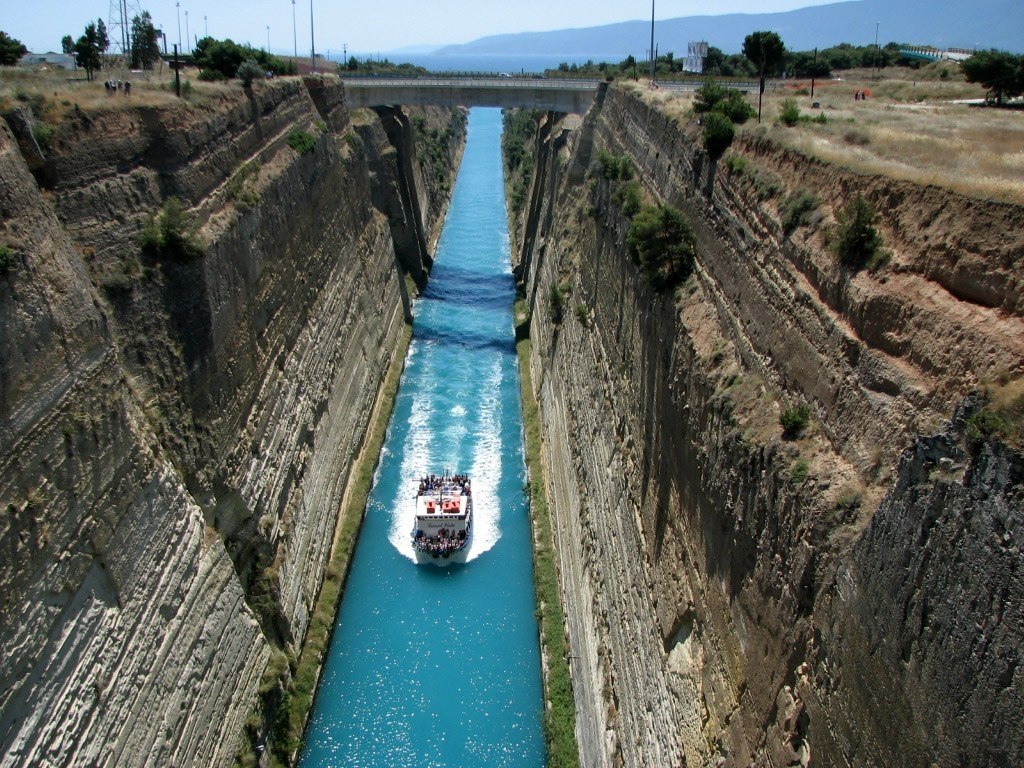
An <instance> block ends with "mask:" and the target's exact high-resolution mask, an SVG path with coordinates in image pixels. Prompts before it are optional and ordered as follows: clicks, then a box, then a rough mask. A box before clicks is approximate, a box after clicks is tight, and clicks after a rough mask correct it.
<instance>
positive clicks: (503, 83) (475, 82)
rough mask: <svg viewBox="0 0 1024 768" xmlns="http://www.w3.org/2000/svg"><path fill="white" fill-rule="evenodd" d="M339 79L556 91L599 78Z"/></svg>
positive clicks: (586, 86)
mask: <svg viewBox="0 0 1024 768" xmlns="http://www.w3.org/2000/svg"><path fill="white" fill-rule="evenodd" d="M341 79H342V82H344V83H345V85H346V86H347V87H350V88H380V87H387V86H396V87H397V86H413V87H416V88H509V89H523V88H541V89H547V90H559V91H596V90H597V86H598V84H599V83H600V82H601V81H600V80H561V79H557V80H548V79H545V78H537V79H534V78H523V77H519V78H514V77H508V78H503V77H495V76H494V75H487V76H473V75H470V76H458V77H456V76H444V75H420V76H415V77H402V76H397V77H396V76H391V77H382V76H374V77H351V78H350V77H345V76H343V77H342V78H341Z"/></svg>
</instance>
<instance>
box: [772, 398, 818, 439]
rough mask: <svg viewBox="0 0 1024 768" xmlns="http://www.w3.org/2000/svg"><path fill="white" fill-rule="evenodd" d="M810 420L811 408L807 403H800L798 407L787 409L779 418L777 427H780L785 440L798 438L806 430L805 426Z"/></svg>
mask: <svg viewBox="0 0 1024 768" xmlns="http://www.w3.org/2000/svg"><path fill="white" fill-rule="evenodd" d="M810 420H811V406H809V405H808V404H807V403H800V405H794V406H793V407H792V408H787V409H786V410H784V411H783V412H782V414H781V415H780V416H779V426H781V427H782V436H783V437H785V438H786V439H787V440H792V439H794V438H796V437H799V436H800V434H801V433H802V432H803V431H804V430H805V429H807V424H808V422H810Z"/></svg>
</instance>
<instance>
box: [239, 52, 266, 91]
mask: <svg viewBox="0 0 1024 768" xmlns="http://www.w3.org/2000/svg"><path fill="white" fill-rule="evenodd" d="M264 71H265V70H264V69H263V67H261V66H260V65H259V63H257V62H256V61H255V60H253V59H246V60H245V61H243V62H242V63H241V64H239V66H238V79H239V80H241V81H242V86H243V87H245V88H251V87H252V81H253V80H259V79H261V78H262V77H263V73H264Z"/></svg>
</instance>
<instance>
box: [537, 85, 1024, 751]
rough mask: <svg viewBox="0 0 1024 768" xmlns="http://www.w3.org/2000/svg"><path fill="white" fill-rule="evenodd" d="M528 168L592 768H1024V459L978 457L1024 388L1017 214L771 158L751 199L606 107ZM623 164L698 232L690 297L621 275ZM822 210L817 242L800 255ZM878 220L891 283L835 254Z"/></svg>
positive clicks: (660, 133) (760, 148) (745, 178)
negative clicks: (1014, 767) (837, 228)
mask: <svg viewBox="0 0 1024 768" xmlns="http://www.w3.org/2000/svg"><path fill="white" fill-rule="evenodd" d="M537 138H538V147H537V150H536V163H535V167H536V168H537V170H536V171H535V175H534V182H533V196H532V199H531V200H530V202H529V204H528V212H527V214H526V216H525V220H526V222H527V223H526V228H525V230H524V231H523V233H522V242H523V244H524V245H523V250H522V252H521V254H520V266H519V270H520V272H521V275H522V277H523V278H524V280H525V289H526V294H527V299H528V303H529V306H530V317H529V333H530V336H531V339H532V349H533V361H532V375H533V381H534V382H535V387H536V390H537V395H538V398H539V400H540V404H541V410H542V414H543V421H544V425H545V426H544V440H545V460H546V464H547V467H546V469H547V473H548V482H549V494H550V497H551V499H552V509H553V513H554V519H555V528H556V531H555V538H556V543H557V547H558V551H559V563H560V576H561V582H562V591H563V595H564V600H565V603H566V615H567V634H568V637H569V641H570V644H571V648H572V650H571V655H570V656H569V663H570V665H571V670H572V676H573V686H574V692H575V699H576V704H577V717H578V719H577V736H578V740H579V744H580V750H581V762H582V764H583V765H586V766H613V765H626V766H640V765H659V766H679V765H684V764H685V765H693V766H704V765H729V766H745V765H750V764H756V765H800V764H803V765H807V764H814V765H837V766H867V765H896V764H899V765H908V766H931V765H940V766H954V765H993V766H994V765H1007V764H1015V763H1019V762H1021V760H1022V759H1024V729H1022V728H1021V726H1020V723H1019V716H1018V713H1019V712H1020V711H1021V709H1022V707H1024V680H1022V672H1021V667H1020V663H1019V661H1020V656H1019V653H1020V652H1019V648H1020V647H1021V642H1022V640H1024V612H1022V610H1021V605H1022V599H1024V575H1022V572H1021V559H1022V554H1021V548H1020V547H1021V544H1020V536H1021V516H1022V509H1024V491H1022V485H1021V481H1022V478H1024V458H1022V456H1021V454H1020V452H1019V450H1015V449H1013V448H1011V447H1008V446H1006V445H1004V444H1002V443H1000V442H999V441H996V440H989V439H977V437H978V436H977V434H975V433H973V432H972V430H971V429H970V425H971V423H972V416H973V415H974V414H976V413H977V412H978V409H979V408H980V407H981V403H980V402H979V401H978V400H977V398H976V397H974V396H972V395H971V393H972V391H973V390H975V388H978V387H980V386H981V385H982V384H985V383H991V382H993V381H1011V382H1013V381H1016V382H1018V384H1019V381H1020V377H1021V375H1022V372H1024V371H1022V367H1024V323H1022V320H1021V313H1022V308H1021V293H1020V291H1021V287H1022V285H1024V265H1022V263H1021V253H1022V252H1024V240H1022V237H1024V234H1022V232H1024V227H1022V224H1024V211H1022V210H1021V209H1020V208H1019V207H1015V206H1012V205H1002V204H998V203H988V202H983V201H976V200H970V199H967V198H963V197H959V196H957V195H953V194H950V193H946V192H943V191H941V190H937V189H933V188H922V187H916V186H914V185H912V184H906V183H902V182H893V181H891V180H886V179H881V178H873V177H862V176H857V175H855V174H852V173H847V172H844V171H842V170H841V169H836V168H833V167H829V166H825V165H823V164H820V163H816V162H814V161H811V160H808V159H807V158H805V157H802V156H799V155H796V154H795V153H791V152H788V151H785V150H782V149H780V148H778V147H777V146H774V145H772V144H771V143H770V142H767V141H760V140H757V139H751V140H748V141H747V142H745V143H743V144H742V145H741V146H739V147H738V148H737V154H738V155H740V156H742V157H743V158H744V160H745V162H746V163H747V164H748V166H747V168H748V172H747V173H745V174H743V173H730V172H728V171H727V170H726V168H725V166H724V164H719V165H718V167H715V166H713V165H712V164H710V163H709V162H708V161H707V158H706V156H705V155H704V153H703V152H702V151H701V150H700V148H699V142H698V141H697V140H696V139H695V136H693V135H692V134H691V133H688V131H687V130H686V129H685V127H684V126H681V125H680V124H678V123H677V122H676V121H674V120H673V119H671V118H669V117H667V116H666V115H665V114H663V113H661V112H659V111H658V110H657V109H656V108H654V107H652V106H651V105H650V104H648V103H646V102H645V101H644V100H643V99H641V98H639V97H638V96H636V95H632V94H630V93H629V92H628V91H625V90H620V89H615V88H613V89H611V90H609V91H608V93H607V96H606V97H605V98H603V99H599V101H598V104H597V105H596V106H595V108H594V109H593V110H592V111H591V112H590V113H589V114H588V116H587V118H586V119H585V121H584V122H583V124H582V126H581V127H579V128H576V127H575V126H571V125H569V124H567V123H564V122H562V121H560V120H559V119H558V118H557V116H548V117H547V118H546V119H544V120H543V121H542V122H541V125H540V126H539V129H538V131H537ZM602 150H603V151H604V152H606V153H608V155H610V156H612V157H627V158H629V161H630V164H631V165H632V167H633V168H634V169H635V173H636V176H637V178H638V179H639V180H640V182H641V185H642V189H643V194H644V196H645V197H647V198H648V199H650V200H652V201H654V202H667V203H669V204H671V205H673V206H675V207H677V208H678V209H680V210H681V211H682V212H683V213H684V215H685V216H686V217H687V218H688V219H689V221H690V222H691V224H692V225H693V228H694V230H695V233H696V237H697V259H696V265H695V271H694V275H693V276H692V277H691V278H690V279H689V280H688V281H687V282H686V283H685V284H684V285H683V286H682V287H681V288H680V289H679V291H678V292H673V293H669V294H666V293H664V292H657V291H655V290H653V289H652V287H651V286H650V284H649V283H648V282H647V281H646V280H645V279H644V275H643V274H642V271H641V270H640V269H639V268H638V266H637V265H636V264H634V263H633V262H632V261H631V259H630V258H629V257H628V255H627V249H626V244H625V239H626V230H627V227H628V219H627V217H626V215H624V213H623V211H622V207H623V206H622V198H621V197H620V196H618V195H617V194H616V190H615V189H614V185H613V183H612V182H609V180H608V179H607V178H605V177H604V176H603V174H602V173H601V171H600V165H599V163H598V153H599V152H600V151H602ZM751 170H752V171H753V172H750V171H751ZM767 182H770V184H774V185H777V188H775V189H774V190H773V191H772V192H771V193H770V194H768V195H765V194H763V192H764V189H763V188H764V187H765V186H767ZM800 189H807V190H813V191H814V192H815V193H816V194H817V195H818V196H819V197H820V199H821V200H822V201H823V205H822V210H821V212H820V216H819V218H820V219H821V221H817V220H816V221H815V222H814V224H813V225H812V226H810V227H804V228H800V229H798V230H797V231H795V232H787V231H784V228H783V226H782V211H781V207H782V206H781V201H782V200H783V199H784V198H785V197H786V196H787V193H790V192H793V191H797V190H800ZM858 192H859V193H862V194H863V195H865V197H866V198H867V199H869V200H870V201H871V202H872V203H873V204H874V206H875V208H876V210H878V211H879V212H880V214H881V223H880V227H881V229H882V231H883V234H884V237H885V240H886V244H887V246H888V247H890V248H891V249H892V251H893V259H892V262H891V263H890V265H888V266H887V267H885V268H883V269H882V270H879V271H877V272H868V271H864V272H860V273H853V272H851V271H849V270H845V269H842V268H840V267H838V266H837V264H836V260H835V257H834V256H833V255H832V253H831V252H830V250H829V248H828V245H827V242H826V233H827V229H828V226H827V225H828V222H829V221H830V220H831V217H832V216H833V213H834V211H837V210H838V209H839V206H840V205H841V204H842V203H843V202H844V201H845V200H848V199H850V198H851V197H852V196H853V195H854V194H856V193H858ZM801 401H803V402H806V403H808V404H809V405H810V406H811V410H812V414H813V415H812V427H811V429H809V430H808V432H807V433H805V434H804V435H803V436H802V437H800V438H799V439H796V440H784V439H783V436H782V429H781V427H780V426H779V414H780V411H781V410H782V408H784V407H785V406H787V405H789V404H791V403H794V402H801ZM965 433H967V434H966V435H965Z"/></svg>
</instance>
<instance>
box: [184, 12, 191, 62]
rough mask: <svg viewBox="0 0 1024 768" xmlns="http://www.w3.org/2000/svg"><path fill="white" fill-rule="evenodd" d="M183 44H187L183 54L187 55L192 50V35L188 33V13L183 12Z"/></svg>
mask: <svg viewBox="0 0 1024 768" xmlns="http://www.w3.org/2000/svg"><path fill="white" fill-rule="evenodd" d="M185 42H186V43H188V45H186V46H185V53H189V52H190V51H191V50H192V35H191V34H190V33H189V31H188V11H185Z"/></svg>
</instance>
